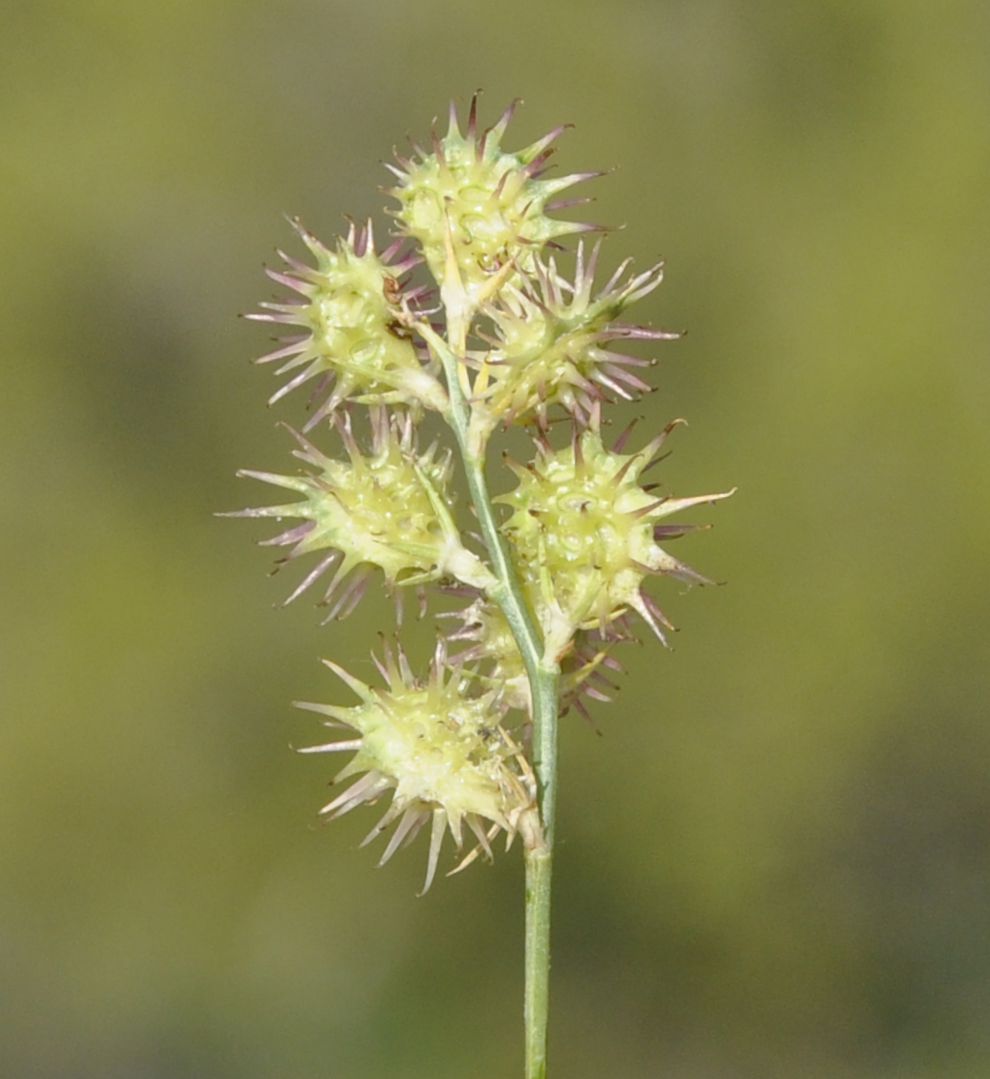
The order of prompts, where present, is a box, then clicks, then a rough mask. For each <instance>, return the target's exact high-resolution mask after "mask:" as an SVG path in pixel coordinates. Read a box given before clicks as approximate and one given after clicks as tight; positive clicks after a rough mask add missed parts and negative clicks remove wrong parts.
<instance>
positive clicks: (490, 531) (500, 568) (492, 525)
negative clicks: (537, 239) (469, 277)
mask: <svg viewBox="0 0 990 1079" xmlns="http://www.w3.org/2000/svg"><path fill="white" fill-rule="evenodd" d="M448 314H449V308H448ZM417 328H418V329H419V330H420V332H421V333H422V334H423V336H424V337H425V338H426V339H427V340H428V342H429V343H430V345H431V346H432V347H433V349H434V351H435V352H436V353H437V354H438V355H439V357H440V360H441V362H442V363H443V366H444V373H445V375H446V382H447V393H448V394H449V397H450V410H449V413H448V416H447V419H448V422H449V423H450V426H451V428H452V429H453V431H454V435H455V437H456V439H457V445H458V449H459V451H460V456H461V461H462V463H463V465H464V474H465V477H466V479H467V485H468V491H469V493H470V496H471V503H472V505H473V507H474V511H475V513H476V514H477V517H478V523H479V524H480V526H481V534H482V538H483V539H484V542H485V546H486V548H487V549H488V554H489V557H490V558H491V562H492V570H493V572H494V573H495V575H496V577H497V578H498V585H497V586H496V587H495V588H493V589H492V593H491V598H492V599H493V600H494V601H495V602H496V603H497V604H498V605H499V607H500V608H501V610H502V612H503V614H504V615H505V618H506V621H507V622H508V623H509V627H510V629H511V630H512V635H513V637H514V638H515V641H516V645H517V646H518V648H519V651H520V654H521V655H522V659H523V663H524V664H525V667H526V675H527V677H528V679H529V689H530V697H531V700H532V717H533V764H534V767H535V770H536V779H537V797H538V803H539V810H540V822H541V825H542V832H543V835H542V842H541V843H540V844H539V845H537V846H533V847H527V849H526V851H525V861H526V933H525V940H526V950H525V989H524V997H523V1017H524V1023H525V1059H526V1073H525V1074H526V1079H546V1076H547V1021H548V1016H549V1006H550V993H549V986H550V900H551V876H552V869H553V839H554V821H555V816H556V802H557V714H558V710H559V701H558V684H559V670H558V667H557V664H556V661H555V660H553V659H552V658H551V657H547V656H546V655H545V654H544V648H543V641H542V637H541V634H540V631H539V630H538V629H537V626H536V624H535V622H534V621H533V616H532V615H531V613H530V611H529V607H528V605H527V603H526V599H525V597H524V595H523V591H522V586H521V584H520V582H519V578H518V575H517V574H516V571H515V567H514V566H513V564H512V559H511V557H510V555H509V552H508V550H507V548H506V545H505V541H504V539H503V538H502V536H501V534H500V533H499V531H498V525H497V523H496V520H495V512H494V507H493V506H492V500H491V495H490V494H489V491H488V483H487V480H486V479H485V462H484V457H483V450H481V448H480V447H477V446H476V445H474V444H473V440H472V438H471V432H470V420H471V413H470V406H469V404H468V401H467V398H466V397H465V393H464V383H463V375H462V372H463V370H464V368H463V364H462V363H461V362H460V361H459V360H458V358H457V353H458V352H463V349H464V339H465V335H466V326H465V324H464V322H463V321H462V320H460V319H451V320H449V322H448V330H449V332H450V337H451V340H450V343H449V344H448V343H447V342H445V341H443V339H442V338H439V337H438V335H436V334H435V333H434V332H433V331H432V330H431V329H430V328H429V327H426V326H423V325H420V326H418V327H417Z"/></svg>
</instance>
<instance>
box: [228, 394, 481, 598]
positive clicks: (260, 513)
mask: <svg viewBox="0 0 990 1079" xmlns="http://www.w3.org/2000/svg"><path fill="white" fill-rule="evenodd" d="M371 418H372V423H371V447H370V452H369V453H367V454H365V453H363V452H362V451H361V449H360V447H359V446H358V444H357V441H356V440H355V438H354V436H353V434H352V431H351V425H350V419H349V416H347V415H346V414H345V415H343V416H338V418H337V422H336V426H337V428H338V430H339V432H340V435H341V437H342V439H343V442H344V446H345V448H346V450H347V454H348V457H347V460H337V459H335V458H331V457H327V456H326V455H325V454H323V453H322V452H321V451H320V450H318V449H317V448H316V447H315V446H314V445H313V444H312V443H311V442H309V441H308V440H307V439H305V438H303V437H302V436H301V435H298V434H295V432H293V434H294V436H295V438H296V441H297V442H298V444H299V448H298V449H297V450H296V451H295V456H296V457H298V458H299V459H300V460H302V461H304V462H305V463H306V464H307V465H308V466H309V467H310V471H309V472H306V473H302V474H300V475H295V476H282V475H275V474H273V473H269V472H253V471H247V470H245V471H242V472H239V473H238V475H241V476H247V477H250V478H253V479H258V480H262V481H264V482H265V483H271V484H275V485H277V486H279V487H285V488H287V489H288V490H290V491H294V492H296V493H297V494H299V495H301V496H302V498H301V499H299V500H298V501H295V502H288V503H284V504H281V505H277V506H264V507H261V508H257V509H248V510H241V511H239V513H237V514H234V515H233V516H242V517H273V518H275V519H276V520H281V519H282V518H285V517H290V518H299V519H302V520H303V522H304V523H303V524H302V525H297V526H293V527H292V528H290V529H288V530H286V531H284V532H282V533H280V534H279V535H277V536H275V537H274V538H272V539H270V540H266V541H265V543H266V545H270V546H283V547H288V548H289V553H288V556H287V557H288V558H290V559H292V558H297V557H299V556H301V555H306V554H310V553H313V552H324V553H326V552H330V554H329V555H328V556H327V557H325V558H324V559H323V560H322V561H321V562H320V563H319V564H318V566H317V567H316V569H315V570H314V571H313V572H312V573H310V574H309V576H308V577H306V579H305V580H304V581H303V583H302V584H301V585H300V586H299V587H298V588H297V589H296V590H295V592H293V594H292V595H291V596H290V597H289V599H290V600H292V599H295V598H296V596H298V595H299V594H301V592H302V591H304V590H305V589H306V588H308V587H309V586H310V585H311V584H313V583H314V582H315V581H316V580H317V579H318V578H319V577H320V576H322V575H323V574H325V573H326V572H328V571H332V573H331V578H332V579H331V581H330V584H329V587H328V588H327V591H326V593H325V595H324V597H323V601H324V602H326V603H330V602H332V601H333V600H334V596H335V594H336V596H337V598H340V594H339V588H340V586H341V582H343V581H345V579H347V578H348V574H349V573H350V571H351V570H354V569H356V568H357V567H360V566H377V567H379V568H380V569H381V570H382V572H383V573H384V575H385V582H386V584H387V585H388V586H389V587H394V586H396V585H406V584H414V583H421V582H424V581H431V580H437V579H439V578H441V577H446V576H450V577H454V578H456V579H457V580H460V581H463V582H464V583H465V584H469V585H472V586H473V587H476V588H482V589H485V588H488V587H489V586H490V585H491V582H492V577H491V573H490V572H489V571H488V570H487V569H486V568H485V566H484V564H483V563H482V562H481V560H480V559H479V558H478V557H477V556H476V555H474V554H473V553H472V552H470V551H468V550H467V549H466V548H465V547H464V546H463V544H462V543H461V539H460V535H459V533H458V531H457V528H456V526H455V525H454V522H453V520H452V518H451V516H450V505H451V501H452V499H451V495H450V492H449V489H448V488H449V480H450V475H451V468H452V466H451V459H450V453H449V451H444V452H441V451H439V450H438V448H437V446H436V445H433V446H431V447H429V448H428V449H427V450H425V451H419V450H418V449H417V448H416V445H415V440H414V435H413V427H412V423H411V420H410V419H409V417H408V416H406V417H404V418H401V419H400V418H399V417H398V416H396V415H394V414H393V415H391V416H390V415H389V414H388V413H386V412H385V410H384V409H376V410H373V412H372V417H371ZM351 598H352V597H351V595H350V593H348V595H347V599H348V600H350V599H351ZM357 598H360V596H358V597H357ZM287 602H288V601H287ZM355 602H356V601H355ZM338 613H341V612H340V611H339V610H338V609H337V605H336V603H334V606H333V607H332V608H331V617H332V616H333V615H334V614H338ZM343 613H346V610H345V611H344V612H343Z"/></svg>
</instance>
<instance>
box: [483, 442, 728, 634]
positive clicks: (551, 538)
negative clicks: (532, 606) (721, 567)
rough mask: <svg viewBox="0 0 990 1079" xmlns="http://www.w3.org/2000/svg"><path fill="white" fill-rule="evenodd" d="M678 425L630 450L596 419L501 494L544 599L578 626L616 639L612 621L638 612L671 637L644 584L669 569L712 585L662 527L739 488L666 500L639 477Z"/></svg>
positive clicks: (523, 561) (529, 575)
mask: <svg viewBox="0 0 990 1079" xmlns="http://www.w3.org/2000/svg"><path fill="white" fill-rule="evenodd" d="M678 422H682V421H675V424H676V423H678ZM675 424H671V425H669V426H668V428H667V429H666V430H665V431H664V432H663V434H661V435H660V436H659V437H658V438H657V439H654V440H653V442H651V443H650V444H649V445H648V446H647V447H646V448H645V449H644V450H643V451H641V452H640V453H637V454H631V455H628V454H622V453H619V452H616V451H615V450H614V449H613V450H610V449H608V448H606V447H605V446H604V444H603V443H602V438H601V431H600V429H599V426H598V424H597V422H593V423H592V424H591V426H589V427H588V428H586V429H585V430H583V431H580V432H578V431H577V429H576V430H575V435H574V438H573V440H572V441H571V443H570V445H569V446H567V447H566V448H564V449H562V450H557V451H554V450H551V449H550V448H549V447H547V446H546V445H545V444H544V445H541V446H538V452H537V455H536V458H535V461H534V462H533V464H532V465H531V466H529V467H525V468H524V467H522V466H519V465H514V466H513V469H514V471H515V473H516V475H517V478H518V480H519V484H518V486H517V487H516V488H515V489H514V490H513V491H510V492H509V493H508V494H505V495H501V496H499V498H498V500H497V501H500V502H503V503H505V504H506V505H507V506H509V507H510V509H511V511H512V513H511V516H510V517H509V518H508V519H507V520H506V522H505V523H504V525H503V528H504V531H505V533H506V535H507V536H508V537H509V539H510V541H511V543H512V545H513V547H514V549H515V552H516V555H517V557H518V561H519V564H520V567H521V569H522V573H523V577H524V578H525V579H526V580H527V582H528V583H529V586H530V587H532V588H539V589H540V590H541V592H542V599H543V602H544V603H546V604H547V605H553V606H555V608H556V609H557V610H559V611H561V612H562V613H563V617H564V618H565V619H566V622H567V623H568V624H569V625H570V626H571V627H573V628H574V629H577V628H597V629H598V631H599V632H600V633H601V634H603V635H606V634H607V632H608V627H609V625H610V623H611V622H612V621H613V620H614V619H615V618H616V617H617V616H619V615H621V614H622V613H624V612H625V611H627V610H629V609H632V610H635V611H637V612H638V613H639V614H640V615H641V616H642V617H643V618H644V620H645V621H646V622H647V623H648V624H649V625H650V627H651V628H652V629H653V630H654V632H655V633H656V634H657V636H658V637H659V638H660V639H661V641H665V640H666V638H665V635H664V629H671V628H673V627H672V626H671V625H670V623H669V622H668V621H667V620H666V618H665V617H664V615H663V613H662V612H661V611H660V609H659V608H658V607H657V606H656V604H655V602H654V601H653V600H652V599H651V598H650V597H648V596H647V594H646V593H645V591H644V590H643V584H644V581H645V579H646V578H647V577H648V576H650V575H654V574H667V575H670V576H673V577H676V578H678V579H680V580H682V581H685V582H687V583H691V584H706V583H711V582H710V581H708V580H707V579H706V578H704V577H702V576H701V575H700V574H699V573H696V572H695V571H694V570H692V569H691V568H690V567H688V566H686V565H684V564H683V563H682V562H679V561H678V560H677V559H675V558H673V557H672V556H671V555H669V554H668V553H667V552H666V551H665V550H664V549H663V548H662V547H660V546H659V544H658V543H657V540H656V534H657V531H656V526H657V522H659V521H660V520H662V519H663V518H666V517H669V516H671V515H672V514H674V513H677V512H679V511H680V510H683V509H687V508H689V507H690V506H695V505H699V504H701V503H708V502H714V501H717V500H719V499H722V498H727V497H728V496H729V495H730V494H732V491H726V492H722V493H719V494H713V495H701V496H699V497H696V498H678V499H675V498H657V497H656V496H655V495H654V494H652V493H650V492H648V491H646V490H644V489H643V488H642V487H641V486H640V485H639V482H638V481H639V476H640V474H641V473H642V472H643V470H644V469H645V468H646V466H647V465H648V464H650V463H651V461H652V460H653V458H654V457H655V455H656V453H657V452H658V451H659V449H660V447H661V445H662V444H663V441H664V439H665V438H666V435H667V434H668V433H669V432H670V430H672V428H673V427H674V426H675Z"/></svg>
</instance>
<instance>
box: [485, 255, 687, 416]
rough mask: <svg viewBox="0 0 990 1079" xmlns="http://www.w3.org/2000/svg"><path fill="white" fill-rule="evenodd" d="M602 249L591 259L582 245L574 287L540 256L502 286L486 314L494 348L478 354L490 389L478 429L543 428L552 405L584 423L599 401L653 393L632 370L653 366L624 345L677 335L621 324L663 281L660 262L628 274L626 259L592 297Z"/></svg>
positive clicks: (665, 338)
mask: <svg viewBox="0 0 990 1079" xmlns="http://www.w3.org/2000/svg"><path fill="white" fill-rule="evenodd" d="M599 251H600V245H596V246H595V247H594V248H593V249H592V251H591V252H590V255H589V256H588V257H587V259H586V258H585V251H584V247H583V245H579V246H578V252H577V269H576V273H575V279H574V281H573V282H572V281H568V280H567V279H566V278H565V277H563V276H562V275H561V274H560V273H559V272H558V271H557V267H556V264H555V262H554V260H553V259H551V260H549V261H544V260H542V259H540V258H535V259H534V260H533V271H532V276H531V277H530V278H529V279H528V281H527V282H525V283H523V282H518V283H515V284H510V285H509V286H507V287H505V288H503V289H502V290H501V292H500V294H499V297H498V300H497V301H496V302H494V303H492V304H490V305H489V306H488V307H487V308H486V309H485V314H486V315H487V316H488V317H489V319H490V321H491V323H492V326H493V329H494V342H493V345H494V347H493V348H492V349H491V351H490V352H488V353H487V354H485V355H483V356H481V357H480V363H481V364H483V365H487V366H486V367H485V370H486V378H487V383H488V384H487V388H486V389H485V390H484V392H483V393H482V394H480V395H479V396H480V398H481V399H480V400H479V402H478V404H477V406H476V409H475V415H476V419H475V422H476V423H477V424H479V425H481V426H482V427H483V428H485V429H486V430H490V429H492V428H493V427H494V426H495V425H496V424H498V423H500V422H501V423H525V422H527V421H529V420H532V419H534V418H536V419H538V420H540V421H541V422H544V423H545V421H546V415H547V411H548V409H549V408H550V407H551V406H552V405H561V406H562V407H563V408H564V409H566V410H567V411H568V412H569V413H571V415H572V416H573V417H574V418H575V419H577V420H579V421H582V422H587V420H588V419H589V418H590V416H591V413H592V411H593V409H594V406H595V403H596V402H601V401H606V400H610V399H612V398H614V397H621V398H623V399H625V400H627V401H628V400H634V399H635V398H636V397H638V396H639V395H641V394H643V393H646V392H649V390H650V388H651V387H650V386H649V384H648V383H646V382H644V381H643V379H642V378H640V377H639V375H637V374H635V373H634V371H633V370H632V369H635V368H641V367H648V366H650V364H651V361H650V360H648V359H642V358H639V357H636V356H629V355H626V354H625V353H624V351H623V349H624V347H625V346H626V344H627V343H628V342H633V341H637V340H640V341H641V340H650V341H656V340H672V339H675V338H677V337H678V336H679V335H678V334H677V333H672V332H669V331H666V330H654V329H651V328H649V327H646V326H634V325H629V324H626V323H622V322H620V321H618V320H619V318H620V316H621V315H622V313H623V312H624V311H625V309H626V308H627V307H629V306H630V305H631V304H633V303H635V301H636V300H639V299H641V298H642V297H644V296H646V295H647V294H648V293H650V292H652V291H653V290H654V289H655V288H656V287H657V286H658V285H659V284H660V282H661V280H662V278H663V264H662V263H658V264H657V265H655V266H652V267H651V268H650V269H648V270H646V271H645V272H643V273H639V274H634V275H630V276H628V277H626V276H625V272H626V270H627V268H628V265H629V260H627V261H626V262H624V263H623V264H622V265H621V266H620V267H619V269H618V270H617V271H616V273H615V274H613V276H612V279H611V280H610V281H609V282H608V284H607V285H606V286H605V287H604V288H603V289H602V291H601V292H599V293H598V295H597V296H595V295H593V289H594V277H595V267H596V265H597V262H598V256H599ZM624 278H625V279H624Z"/></svg>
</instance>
